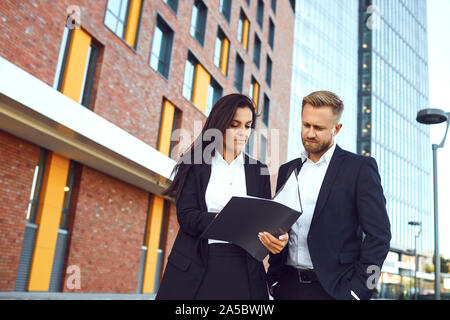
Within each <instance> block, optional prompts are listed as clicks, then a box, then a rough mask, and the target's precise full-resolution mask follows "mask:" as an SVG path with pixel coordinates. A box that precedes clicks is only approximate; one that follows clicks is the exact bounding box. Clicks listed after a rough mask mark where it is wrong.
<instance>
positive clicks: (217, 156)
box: [213, 150, 244, 166]
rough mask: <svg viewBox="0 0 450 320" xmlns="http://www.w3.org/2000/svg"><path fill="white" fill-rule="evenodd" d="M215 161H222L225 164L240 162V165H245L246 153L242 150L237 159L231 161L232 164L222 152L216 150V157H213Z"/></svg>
mask: <svg viewBox="0 0 450 320" xmlns="http://www.w3.org/2000/svg"><path fill="white" fill-rule="evenodd" d="M213 161H214V162H222V163H223V164H226V165H230V166H231V165H234V164H238V165H243V164H244V153H243V152H241V153H239V154H238V156H237V157H236V159H234V160H233V161H231V163H230V164H228V162H226V161H225V159H224V158H223V156H222V154H221V153H220V152H219V151H217V150H216V151H215V154H214V157H213Z"/></svg>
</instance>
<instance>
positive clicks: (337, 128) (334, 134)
mask: <svg viewBox="0 0 450 320" xmlns="http://www.w3.org/2000/svg"><path fill="white" fill-rule="evenodd" d="M341 128H342V123H338V124H337V125H336V126H335V127H334V128H333V136H336V135H337V134H338V133H339V131H341Z"/></svg>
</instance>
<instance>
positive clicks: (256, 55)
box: [253, 33, 261, 69]
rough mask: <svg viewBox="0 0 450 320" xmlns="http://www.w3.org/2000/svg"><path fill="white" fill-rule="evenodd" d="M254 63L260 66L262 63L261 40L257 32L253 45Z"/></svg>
mask: <svg viewBox="0 0 450 320" xmlns="http://www.w3.org/2000/svg"><path fill="white" fill-rule="evenodd" d="M253 63H254V64H255V65H256V66H257V67H258V69H259V66H260V63H261V40H260V39H259V37H258V35H257V34H256V33H255V43H254V47H253Z"/></svg>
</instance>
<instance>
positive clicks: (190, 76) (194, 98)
mask: <svg viewBox="0 0 450 320" xmlns="http://www.w3.org/2000/svg"><path fill="white" fill-rule="evenodd" d="M210 87H212V88H210ZM183 96H184V97H185V98H186V99H188V100H189V101H191V102H192V103H193V104H194V105H195V106H196V107H197V108H198V109H200V110H201V111H202V112H203V113H204V114H207V109H208V104H210V107H211V108H212V105H213V104H214V103H215V101H216V100H217V99H218V98H217V97H220V96H222V87H221V86H220V85H219V84H218V83H217V82H216V81H215V80H214V79H213V78H212V77H211V74H210V73H209V72H208V71H207V70H206V69H205V68H204V67H203V65H202V64H201V63H199V61H198V59H196V58H195V57H194V55H193V54H192V53H191V52H190V51H189V53H188V59H187V61H186V66H185V72H184V84H183Z"/></svg>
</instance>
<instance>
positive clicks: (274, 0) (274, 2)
mask: <svg viewBox="0 0 450 320" xmlns="http://www.w3.org/2000/svg"><path fill="white" fill-rule="evenodd" d="M270 6H271V7H272V11H273V13H277V0H272V1H271V3H270Z"/></svg>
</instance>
